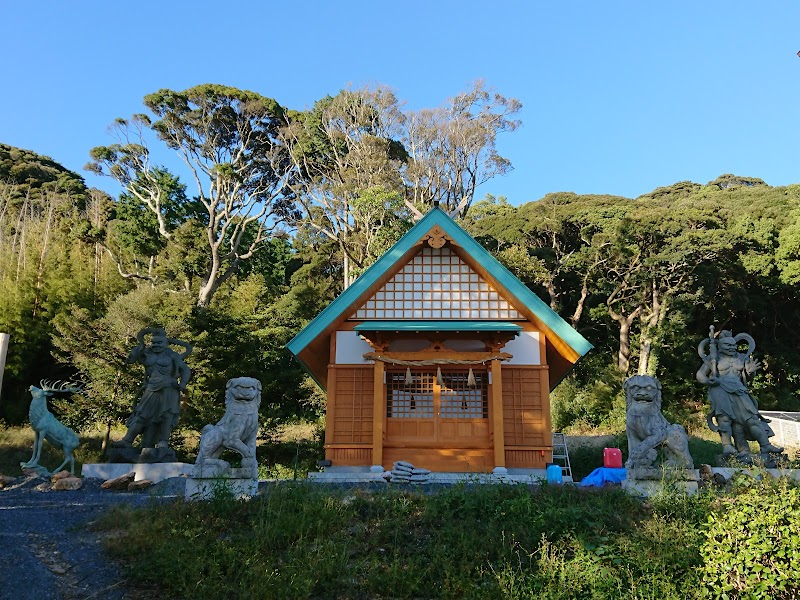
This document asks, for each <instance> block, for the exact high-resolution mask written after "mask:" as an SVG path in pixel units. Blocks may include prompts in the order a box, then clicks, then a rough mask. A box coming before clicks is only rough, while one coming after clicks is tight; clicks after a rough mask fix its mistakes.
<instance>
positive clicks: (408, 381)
mask: <svg viewBox="0 0 800 600" xmlns="http://www.w3.org/2000/svg"><path fill="white" fill-rule="evenodd" d="M412 385H414V377H413V376H412V375H411V367H408V368H407V369H406V386H408V387H411V386H412Z"/></svg>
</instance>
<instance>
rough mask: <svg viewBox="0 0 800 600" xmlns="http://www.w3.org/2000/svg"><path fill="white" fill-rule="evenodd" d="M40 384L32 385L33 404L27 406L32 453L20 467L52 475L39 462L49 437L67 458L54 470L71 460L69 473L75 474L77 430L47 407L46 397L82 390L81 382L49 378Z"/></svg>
mask: <svg viewBox="0 0 800 600" xmlns="http://www.w3.org/2000/svg"><path fill="white" fill-rule="evenodd" d="M39 385H40V386H41V387H36V386H35V385H32V386H31V387H30V388H29V389H30V391H31V395H32V396H33V398H32V400H31V406H30V409H29V410H28V418H29V419H30V422H31V427H33V431H34V434H35V436H34V440H33V455H32V456H31V459H30V460H29V461H28V462H26V463H20V467H22V468H29V469H35V470H36V471H39V472H40V473H43V474H47V475H50V474H52V473H50V472H49V471H47V469H46V468H45V467H43V466H42V465H40V464H39V459H40V458H41V455H42V445H43V444H44V441H45V440H47V441H48V442H50V443H51V444H52V445H53V446H55V447H56V448H58V449H59V450H61V451H62V452H64V462H62V463H61V464H60V465H59V466H58V468H56V469H55V470H54V471H53V473H58V472H59V471H60V470H61V469H63V468H64V467H65V466H66V465H67V463H69V470H70V473H72V474H73V475H74V474H75V457H74V456H73V455H72V452H73V451H74V450H75V448H77V447H78V443H79V441H78V434H77V433H75V432H74V431H72V429H70V428H69V427H67V426H66V425H64V424H63V423H62V422H61V421H59V420H58V419H56V418H55V416H53V413H51V412H50V411H49V410H47V397H48V396H52V395H53V394H57V393H74V392H79V391H80V390H81V389H82V386H80V385H78V384H75V383H73V382H70V381H48V380H44V379H43V380H42V381H40V382H39Z"/></svg>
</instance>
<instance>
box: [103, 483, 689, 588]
mask: <svg viewBox="0 0 800 600" xmlns="http://www.w3.org/2000/svg"><path fill="white" fill-rule="evenodd" d="M670 510H672V511H673V512H674V510H675V507H674V503H672V505H670ZM686 516H687V515H686V511H684V512H683V513H681V514H680V515H675V514H672V515H670V514H667V513H665V512H664V511H662V510H661V508H660V507H659V506H654V505H646V504H643V503H642V502H640V501H639V500H637V499H635V498H632V497H631V496H629V495H627V494H626V493H624V492H622V491H621V490H614V489H612V490H604V491H602V492H592V491H585V490H580V489H577V488H572V487H548V486H544V487H541V488H536V489H529V488H527V487H524V486H475V487H469V486H456V487H453V488H449V489H444V490H441V491H438V492H436V493H433V494H429V495H428V494H423V493H418V492H409V491H395V490H382V491H374V492H371V493H370V492H367V491H363V490H355V491H352V490H349V491H347V490H337V489H330V488H324V487H321V486H317V485H311V484H287V483H285V484H281V485H276V486H274V487H273V488H272V489H271V491H270V492H269V494H268V495H266V496H264V497H259V498H257V499H254V500H252V501H250V502H234V501H231V500H228V499H218V500H216V501H212V502H209V503H183V502H180V503H176V504H173V505H170V506H168V507H165V506H160V507H158V508H145V509H131V508H127V507H119V508H116V509H114V511H113V512H111V513H109V514H108V515H106V516H105V517H104V518H103V519H102V521H101V522H100V523H99V525H98V526H99V527H100V528H101V529H103V530H105V531H106V532H107V533H108V534H109V536H110V537H109V539H111V540H113V541H112V542H111V543H110V544H109V549H110V550H111V551H112V552H113V553H114V554H115V555H116V556H117V557H119V558H122V559H123V560H124V561H126V562H127V563H128V564H129V565H130V567H131V573H132V574H134V575H136V576H137V577H139V578H141V580H142V581H143V582H144V583H146V584H156V585H159V586H162V587H163V589H164V592H165V593H166V594H170V595H173V596H177V597H186V598H189V597H209V598H210V597H224V598H230V599H239V598H242V599H244V598H454V599H455V598H458V599H460V598H498V599H500V598H532V597H537V598H538V597H543V598H579V597H587V598H588V597H600V598H623V597H630V598H634V597H636V598H644V597H652V598H664V599H667V598H685V597H686V590H687V589H692V586H695V587H696V584H697V578H696V575H695V574H694V570H693V569H694V567H696V566H697V565H698V564H699V563H700V556H699V552H698V547H699V538H698V535H699V534H698V533H697V532H696V531H694V530H693V529H692V528H691V526H690V524H689V525H687V520H686Z"/></svg>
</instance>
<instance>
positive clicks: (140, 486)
mask: <svg viewBox="0 0 800 600" xmlns="http://www.w3.org/2000/svg"><path fill="white" fill-rule="evenodd" d="M151 485H153V482H152V481H150V480H149V479H139V480H138V481H131V482H130V483H129V484H128V491H129V492H138V491H140V490H146V489H147V488H149V487H150V486H151Z"/></svg>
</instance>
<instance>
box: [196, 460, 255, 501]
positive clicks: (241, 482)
mask: <svg viewBox="0 0 800 600" xmlns="http://www.w3.org/2000/svg"><path fill="white" fill-rule="evenodd" d="M193 468H194V471H193V473H192V476H191V477H189V478H188V479H187V480H186V492H185V498H186V499H187V500H211V499H213V498H214V497H215V496H217V495H220V494H225V495H231V496H233V497H234V498H236V499H239V498H252V497H253V496H255V495H256V494H257V493H258V479H253V477H252V471H251V470H250V469H228V470H227V472H226V473H225V474H220V472H219V470H218V469H216V468H210V469H202V468H200V465H193Z"/></svg>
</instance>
